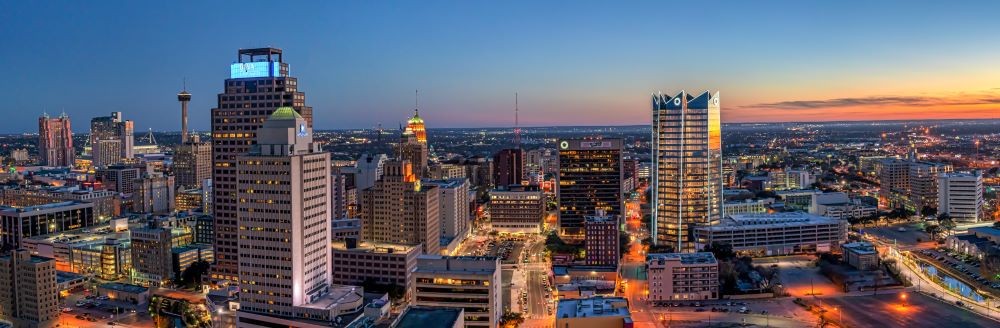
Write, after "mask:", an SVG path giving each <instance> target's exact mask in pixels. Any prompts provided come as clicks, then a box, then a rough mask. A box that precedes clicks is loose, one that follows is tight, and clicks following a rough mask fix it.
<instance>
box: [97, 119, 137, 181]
mask: <svg viewBox="0 0 1000 328" xmlns="http://www.w3.org/2000/svg"><path fill="white" fill-rule="evenodd" d="M134 135H135V126H134V123H133V122H132V120H124V119H123V118H122V112H111V115H110V116H100V117H95V118H93V119H91V120H90V147H91V151H90V153H91V156H92V157H93V163H94V164H93V165H94V166H95V167H104V166H108V165H113V164H118V163H122V162H125V161H126V160H128V159H131V158H132V157H133V155H134V150H133V148H132V147H133V146H134V144H135V137H134Z"/></svg>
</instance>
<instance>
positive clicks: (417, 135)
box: [397, 109, 429, 179]
mask: <svg viewBox="0 0 1000 328" xmlns="http://www.w3.org/2000/svg"><path fill="white" fill-rule="evenodd" d="M397 152H398V157H399V159H401V160H404V161H409V162H410V163H411V165H412V166H413V173H414V174H416V175H417V178H418V179H420V178H423V177H425V176H427V173H428V169H429V168H428V167H427V157H428V156H429V150H428V148H427V132H426V130H425V129H424V119H422V118H420V113H419V111H417V110H416V109H414V110H413V117H411V118H410V120H409V121H407V123H406V128H405V129H403V132H402V134H400V139H399V146H398V150H397Z"/></svg>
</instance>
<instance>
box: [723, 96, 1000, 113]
mask: <svg viewBox="0 0 1000 328" xmlns="http://www.w3.org/2000/svg"><path fill="white" fill-rule="evenodd" d="M990 104H1000V96H998V95H993V94H985V95H983V94H981V95H956V96H952V97H944V96H942V97H927V96H871V97H850V98H834V99H824V100H789V101H779V102H770V103H759V104H752V105H745V106H740V108H764V109H787V110H796V109H818V108H837V107H866V106H910V107H930V106H964V105H990Z"/></svg>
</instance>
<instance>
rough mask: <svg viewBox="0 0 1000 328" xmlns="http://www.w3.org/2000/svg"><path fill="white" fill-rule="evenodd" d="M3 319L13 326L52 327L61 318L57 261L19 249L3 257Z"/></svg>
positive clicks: (0, 296)
mask: <svg viewBox="0 0 1000 328" xmlns="http://www.w3.org/2000/svg"><path fill="white" fill-rule="evenodd" d="M0 316H2V317H3V318H4V319H8V320H10V321H13V323H14V325H13V327H51V326H53V324H54V323H55V321H56V319H58V318H59V289H58V288H57V285H56V261H55V260H53V259H50V258H46V257H39V256H33V255H31V253H30V252H29V251H28V250H26V249H18V250H14V251H12V252H10V253H9V254H7V255H5V256H2V257H0Z"/></svg>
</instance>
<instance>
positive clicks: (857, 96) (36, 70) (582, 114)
mask: <svg viewBox="0 0 1000 328" xmlns="http://www.w3.org/2000/svg"><path fill="white" fill-rule="evenodd" d="M538 2H541V3H538ZM872 2H873V1H857V2H852V1H829V2H825V3H824V4H818V3H817V2H816V1H753V2H751V1H717V2H715V1H712V2H704V1H648V2H646V1H643V2H637V1H620V2H619V1H614V2H613V1H607V2H589V1H523V2H522V1H504V2H502V3H501V2H496V1H407V2H396V1H366V2H361V1H354V2H348V1H322V2H320V1H317V2H308V3H307V2H304V1H295V2H277V1H259V2H258V1H239V2H224V1H216V2H212V3H207V4H206V3H202V2H195V1H191V2H184V1H181V2H172V1H171V2H162V3H161V2H157V3H146V2H139V1H121V2H115V1H95V2H83V1H66V2H62V1H45V2H42V1H36V2H23V1H6V2H3V4H0V44H3V46H4V50H3V52H2V54H0V59H3V60H2V62H3V63H4V66H5V68H6V72H7V74H6V75H5V78H3V79H0V81H2V82H0V97H2V98H3V99H4V100H5V101H4V102H3V105H0V109H2V111H3V112H4V113H5V114H6V115H5V116H6V119H5V120H4V122H3V123H2V124H0V132H33V131H36V130H37V117H38V115H39V114H41V113H42V112H43V111H47V112H49V113H50V114H57V113H59V112H60V111H63V110H65V111H66V113H68V114H69V115H70V116H71V117H72V118H73V123H74V128H75V130H77V131H79V132H84V131H86V130H87V127H88V124H89V119H90V118H91V117H93V116H98V115H104V114H106V112H110V111H122V112H125V117H126V118H129V119H133V120H135V121H136V130H137V131H144V130H146V129H147V128H153V129H154V130H174V131H175V130H178V129H179V126H180V123H179V118H178V116H179V109H178V104H177V103H176V96H175V94H176V93H177V92H178V91H180V89H181V88H182V80H183V79H185V78H186V79H187V87H188V90H189V91H190V92H191V93H192V94H193V95H194V100H193V101H192V104H191V108H192V116H191V123H192V127H193V128H194V129H197V130H202V131H204V130H207V129H208V128H209V120H208V117H209V110H210V109H211V108H212V107H214V106H215V95H216V94H218V93H220V92H222V87H223V80H224V79H225V78H227V77H228V69H229V68H228V66H229V64H230V63H232V62H233V61H234V60H235V59H236V51H237V49H239V48H252V47H262V46H274V47H279V48H282V49H284V51H285V61H286V62H288V63H289V64H290V65H291V74H292V75H293V76H296V77H298V78H299V87H300V90H301V91H304V92H305V93H306V103H307V104H308V105H310V106H312V107H313V108H314V110H315V112H316V114H315V119H316V126H317V128H320V129H328V128H370V127H373V126H375V125H376V124H378V123H382V124H383V125H384V126H386V127H393V126H396V125H397V124H398V123H399V122H402V121H404V120H405V119H406V117H407V116H409V115H410V114H411V113H412V109H413V90H414V89H419V90H420V108H421V115H422V116H423V117H424V118H425V119H426V121H427V125H428V127H429V128H438V127H483V126H509V125H511V124H512V121H513V110H512V109H513V106H514V92H518V93H519V95H520V109H521V117H520V119H521V123H522V125H525V126H541V125H609V124H648V122H649V119H650V108H649V107H650V105H649V102H650V93H652V92H660V91H662V92H663V93H670V94H673V93H676V92H677V91H679V90H681V89H686V90H687V91H690V92H700V91H703V90H713V91H714V90H719V91H720V92H721V94H722V108H723V114H722V118H723V122H725V123H732V122H773V121H824V120H883V119H923V118H1000V18H998V15H997V13H1000V2H996V1H983V2H981V3H976V2H961V3H952V2H946V1H928V2H923V1H898V2H891V1H879V2H878V3H872Z"/></svg>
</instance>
